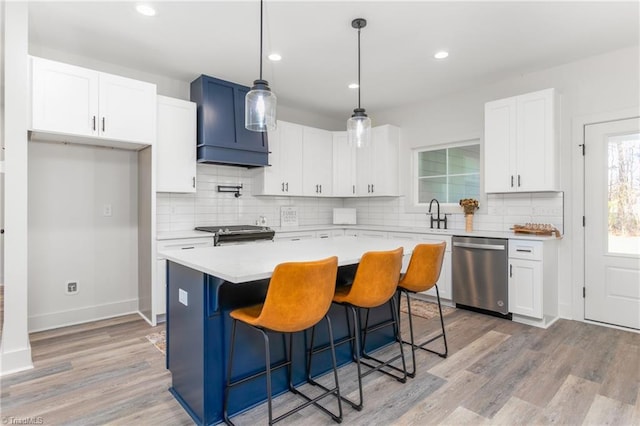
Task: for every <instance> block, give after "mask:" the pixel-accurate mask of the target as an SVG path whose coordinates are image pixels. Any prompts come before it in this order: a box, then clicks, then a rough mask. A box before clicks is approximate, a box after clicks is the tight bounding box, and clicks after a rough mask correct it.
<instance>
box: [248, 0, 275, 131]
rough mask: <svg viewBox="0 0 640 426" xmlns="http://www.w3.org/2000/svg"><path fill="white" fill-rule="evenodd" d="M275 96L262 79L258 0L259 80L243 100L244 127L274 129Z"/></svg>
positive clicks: (256, 129)
mask: <svg viewBox="0 0 640 426" xmlns="http://www.w3.org/2000/svg"><path fill="white" fill-rule="evenodd" d="M276 102H277V98H276V95H275V94H274V93H273V92H272V91H271V88H269V83H268V82H267V81H266V80H263V79H262V0H260V78H259V79H258V80H255V81H254V82H253V87H252V88H251V91H250V92H249V93H247V96H245V98H244V126H245V127H246V128H247V130H251V131H253V132H266V131H267V130H275V128H276Z"/></svg>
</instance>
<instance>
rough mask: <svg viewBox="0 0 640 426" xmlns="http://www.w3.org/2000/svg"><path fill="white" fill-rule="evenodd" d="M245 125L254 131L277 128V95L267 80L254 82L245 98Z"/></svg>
mask: <svg viewBox="0 0 640 426" xmlns="http://www.w3.org/2000/svg"><path fill="white" fill-rule="evenodd" d="M244 99H245V100H244V125H245V127H246V128H247V130H251V131H253V132H266V131H272V130H275V129H276V103H277V101H278V100H277V97H276V95H275V94H274V93H273V92H272V91H271V89H270V88H269V83H267V82H266V81H265V80H256V81H254V82H253V87H252V88H251V91H250V92H248V93H247V95H246V96H245V98H244Z"/></svg>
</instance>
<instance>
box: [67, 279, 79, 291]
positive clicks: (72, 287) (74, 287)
mask: <svg viewBox="0 0 640 426" xmlns="http://www.w3.org/2000/svg"><path fill="white" fill-rule="evenodd" d="M78 291H79V288H78V281H67V285H66V287H65V293H67V294H77V293H78Z"/></svg>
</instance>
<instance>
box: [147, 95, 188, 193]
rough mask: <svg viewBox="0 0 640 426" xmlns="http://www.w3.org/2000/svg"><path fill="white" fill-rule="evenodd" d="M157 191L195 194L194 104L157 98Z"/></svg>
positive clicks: (167, 98)
mask: <svg viewBox="0 0 640 426" xmlns="http://www.w3.org/2000/svg"><path fill="white" fill-rule="evenodd" d="M156 153H157V156H156V161H157V163H156V165H157V167H156V191H158V192H196V104H195V103H194V102H189V101H184V100H182V99H174V98H169V97H166V96H158V135H157V142H156Z"/></svg>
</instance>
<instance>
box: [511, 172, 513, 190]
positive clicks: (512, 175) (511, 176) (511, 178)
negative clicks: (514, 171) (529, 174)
mask: <svg viewBox="0 0 640 426" xmlns="http://www.w3.org/2000/svg"><path fill="white" fill-rule="evenodd" d="M511 187H512V188H513V175H511Z"/></svg>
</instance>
